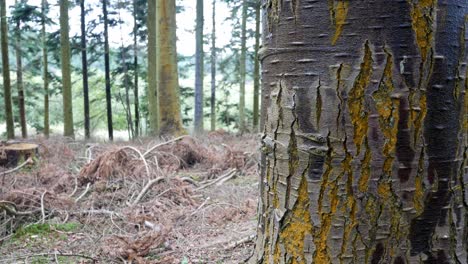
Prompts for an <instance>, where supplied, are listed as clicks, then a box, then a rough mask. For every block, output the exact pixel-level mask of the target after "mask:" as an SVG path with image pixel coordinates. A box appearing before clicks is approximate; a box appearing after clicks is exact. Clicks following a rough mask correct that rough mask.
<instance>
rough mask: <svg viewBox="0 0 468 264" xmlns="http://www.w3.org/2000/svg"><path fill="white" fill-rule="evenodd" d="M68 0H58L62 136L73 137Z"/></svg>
mask: <svg viewBox="0 0 468 264" xmlns="http://www.w3.org/2000/svg"><path fill="white" fill-rule="evenodd" d="M68 33H69V28H68V0H60V49H61V67H62V96H63V135H64V136H66V137H72V138H73V137H74V136H75V135H74V131H73V103H72V87H71V72H70V40H69V37H68Z"/></svg>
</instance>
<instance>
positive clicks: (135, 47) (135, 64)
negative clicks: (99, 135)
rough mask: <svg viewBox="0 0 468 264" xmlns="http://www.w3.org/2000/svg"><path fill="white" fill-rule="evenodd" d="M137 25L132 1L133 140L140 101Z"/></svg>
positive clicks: (138, 125)
mask: <svg viewBox="0 0 468 264" xmlns="http://www.w3.org/2000/svg"><path fill="white" fill-rule="evenodd" d="M137 33H138V24H137V0H133V69H134V83H133V85H134V88H133V97H134V107H135V108H134V109H135V110H134V113H135V119H134V120H135V138H138V137H139V135H140V100H139V92H138V68H139V67H138V40H137V39H138V34H137Z"/></svg>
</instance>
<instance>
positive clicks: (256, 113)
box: [253, 0, 261, 132]
mask: <svg viewBox="0 0 468 264" xmlns="http://www.w3.org/2000/svg"><path fill="white" fill-rule="evenodd" d="M254 5H255V60H254V97H253V128H254V131H255V132H258V129H259V127H258V125H259V117H260V111H259V109H260V61H259V60H258V51H259V49H260V5H261V0H256V1H255V2H254Z"/></svg>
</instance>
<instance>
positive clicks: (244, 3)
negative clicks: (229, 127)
mask: <svg viewBox="0 0 468 264" xmlns="http://www.w3.org/2000/svg"><path fill="white" fill-rule="evenodd" d="M247 5H248V2H247V0H243V1H242V22H241V53H240V62H239V65H240V66H239V75H240V76H239V77H240V78H239V80H240V89H239V132H240V133H244V132H245V131H246V126H245V77H246V72H245V66H246V53H247V36H246V35H247V8H248V6H247Z"/></svg>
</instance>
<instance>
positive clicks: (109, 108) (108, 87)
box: [102, 0, 114, 141]
mask: <svg viewBox="0 0 468 264" xmlns="http://www.w3.org/2000/svg"><path fill="white" fill-rule="evenodd" d="M102 12H103V16H104V67H105V78H106V104H107V131H108V133H109V140H110V141H112V140H114V128H113V125H112V95H111V83H110V60H109V21H108V19H107V15H108V14H107V0H102Z"/></svg>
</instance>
